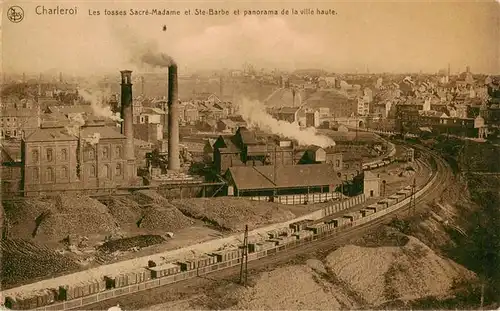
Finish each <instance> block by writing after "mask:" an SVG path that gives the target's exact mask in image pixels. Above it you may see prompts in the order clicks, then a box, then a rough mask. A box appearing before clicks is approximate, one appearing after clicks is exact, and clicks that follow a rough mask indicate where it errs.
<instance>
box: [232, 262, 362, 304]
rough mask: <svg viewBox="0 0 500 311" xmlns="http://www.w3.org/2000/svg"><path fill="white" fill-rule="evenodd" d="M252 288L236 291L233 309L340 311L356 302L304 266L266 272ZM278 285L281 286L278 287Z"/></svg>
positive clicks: (255, 281)
mask: <svg viewBox="0 0 500 311" xmlns="http://www.w3.org/2000/svg"><path fill="white" fill-rule="evenodd" d="M252 282H253V283H255V284H254V285H253V286H252V287H248V288H241V289H239V290H237V291H236V294H235V296H236V297H238V300H239V303H238V304H237V305H236V306H235V307H234V308H231V309H234V310H304V309H307V310H339V309H344V308H353V307H355V306H354V305H353V302H352V301H350V299H348V297H347V296H346V295H344V294H342V292H341V289H340V288H336V287H335V286H334V285H332V284H331V283H329V282H328V281H326V280H324V279H322V277H321V276H320V275H319V274H317V273H316V272H314V271H313V270H312V269H311V268H309V267H308V266H305V265H300V266H288V267H283V268H278V269H276V270H274V271H272V272H263V273H261V274H260V275H259V277H258V278H257V279H256V280H254V281H252ZM278 284H279V285H278Z"/></svg>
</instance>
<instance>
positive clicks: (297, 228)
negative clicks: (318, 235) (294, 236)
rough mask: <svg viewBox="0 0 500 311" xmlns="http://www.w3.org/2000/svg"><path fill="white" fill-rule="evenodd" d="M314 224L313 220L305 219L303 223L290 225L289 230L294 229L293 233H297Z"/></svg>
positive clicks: (298, 222)
mask: <svg viewBox="0 0 500 311" xmlns="http://www.w3.org/2000/svg"><path fill="white" fill-rule="evenodd" d="M312 223H313V221H312V220H310V219H304V220H301V221H297V222H294V223H291V224H290V225H289V228H290V229H292V230H293V232H294V233H295V232H298V231H302V230H304V229H305V228H306V227H307V226H309V225H310V224H312Z"/></svg>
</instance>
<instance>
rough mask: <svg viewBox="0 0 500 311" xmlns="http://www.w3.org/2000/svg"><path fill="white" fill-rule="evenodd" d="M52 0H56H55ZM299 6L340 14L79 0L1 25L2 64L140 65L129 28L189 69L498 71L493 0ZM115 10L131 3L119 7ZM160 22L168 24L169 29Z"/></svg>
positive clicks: (139, 41) (80, 70)
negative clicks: (146, 12) (72, 12)
mask: <svg viewBox="0 0 500 311" xmlns="http://www.w3.org/2000/svg"><path fill="white" fill-rule="evenodd" d="M60 3H62V2H60ZM23 5H24V7H25V11H26V12H27V13H26V14H32V15H34V7H35V6H36V4H35V3H26V4H23ZM47 5H48V6H49V5H52V6H55V5H57V2H54V3H51V4H47ZM75 5H76V4H75ZM137 5H138V4H136V6H137ZM140 6H143V7H144V8H147V7H154V6H155V5H154V3H141V4H140ZM197 6H198V4H197ZM215 6H218V7H221V8H227V9H228V10H234V9H236V8H239V9H242V10H244V9H249V8H251V9H256V8H261V9H279V10H281V8H286V9H291V7H289V4H287V5H284V4H283V5H280V4H279V3H273V4H258V5H257V4H251V6H250V3H225V4H224V5H222V4H220V3H213V2H212V3H210V2H206V3H203V4H200V7H202V8H215ZM295 6H296V9H302V8H316V7H320V8H326V9H328V8H333V9H335V10H336V11H337V12H338V15H335V16H317V15H315V16H277V17H262V16H260V17H256V16H246V17H234V16H230V17H217V18H214V17H210V16H207V17H201V16H190V17H186V16H184V15H181V16H170V17H168V19H167V21H165V17H161V16H158V17H156V16H154V17H147V19H146V18H145V17H137V16H134V17H131V16H120V17H119V18H118V17H116V16H115V17H110V16H100V17H92V16H89V15H88V14H87V11H88V9H101V10H104V8H108V9H109V3H108V4H105V3H91V4H88V3H87V4H85V3H80V4H78V9H79V14H78V15H77V16H72V17H68V16H66V17H62V16H50V17H49V16H33V17H32V18H29V15H27V16H28V17H27V18H25V20H23V21H22V22H21V23H18V24H14V23H6V24H4V27H3V29H2V35H3V38H4V39H5V40H3V55H4V59H5V60H9V61H8V62H4V71H6V72H12V71H17V72H19V71H26V72H40V71H47V70H54V69H55V68H57V69H58V70H62V71H66V72H71V73H76V74H89V73H93V74H98V73H103V72H113V71H114V70H116V68H124V67H127V68H129V69H131V70H134V69H140V68H143V67H144V64H140V63H138V62H137V53H136V52H137V50H134V49H133V48H132V47H131V45H130V44H131V43H130V42H131V41H130V40H124V39H123V36H122V35H123V34H124V33H125V34H126V36H129V37H135V38H136V40H135V41H134V46H135V47H140V49H142V50H145V51H148V50H154V51H158V52H162V53H166V54H168V55H169V56H171V57H173V58H174V59H175V60H176V61H177V62H179V63H181V64H182V68H184V67H187V68H189V69H193V70H195V69H216V68H221V67H226V68H241V67H242V65H243V64H244V63H245V62H249V63H252V64H254V65H255V66H256V67H267V68H281V69H287V70H293V69H303V68H321V69H326V70H332V71H337V72H356V71H359V72H366V71H367V69H369V70H370V71H371V72H418V71H424V72H436V71H437V70H439V69H440V68H444V67H445V66H446V65H447V64H448V63H450V64H451V67H452V69H453V70H454V71H459V70H461V71H463V70H464V69H465V66H467V65H469V66H470V67H471V68H472V69H473V70H474V72H486V73H495V72H498V71H499V66H500V65H499V63H498V40H497V39H498V37H499V27H498V20H499V6H498V3H495V2H481V3H464V2H460V3H459V2H456V3H451V2H439V3H423V2H405V3H393V2H370V3H337V2H330V3H314V4H306V3H296V5H295ZM185 8H186V7H185V4H182V6H181V4H176V3H170V4H169V9H179V10H181V12H184V9H185ZM193 8H194V7H193ZM112 9H129V7H128V6H127V4H120V5H119V4H113V5H112ZM451 12H452V13H453V14H451ZM35 17H36V18H35ZM145 21H147V22H145ZM163 24H166V27H167V30H166V31H162V26H163ZM124 25H128V26H124ZM118 32H120V33H121V34H122V35H117V33H118ZM27 38H29V40H27ZM125 41H126V42H128V43H124V42H125ZM139 54H140V55H144V53H139ZM429 55H432V58H429Z"/></svg>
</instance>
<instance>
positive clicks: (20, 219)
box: [2, 199, 55, 239]
mask: <svg viewBox="0 0 500 311" xmlns="http://www.w3.org/2000/svg"><path fill="white" fill-rule="evenodd" d="M2 205H3V208H4V211H5V217H6V220H7V221H6V224H7V227H8V232H9V236H11V237H16V238H22V239H30V238H32V237H33V236H34V234H36V228H37V226H38V223H39V222H40V219H41V218H43V215H45V214H47V213H50V212H52V211H54V210H55V204H54V202H52V201H51V200H43V199H27V200H21V201H5V202H2Z"/></svg>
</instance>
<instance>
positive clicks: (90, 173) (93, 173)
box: [89, 164, 97, 177]
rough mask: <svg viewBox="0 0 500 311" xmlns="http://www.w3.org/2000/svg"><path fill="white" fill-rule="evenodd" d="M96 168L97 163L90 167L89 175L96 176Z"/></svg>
mask: <svg viewBox="0 0 500 311" xmlns="http://www.w3.org/2000/svg"><path fill="white" fill-rule="evenodd" d="M96 173H97V172H96V168H95V165H93V164H92V165H91V166H90V167H89V177H95V176H96Z"/></svg>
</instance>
